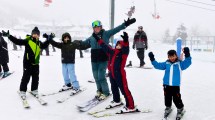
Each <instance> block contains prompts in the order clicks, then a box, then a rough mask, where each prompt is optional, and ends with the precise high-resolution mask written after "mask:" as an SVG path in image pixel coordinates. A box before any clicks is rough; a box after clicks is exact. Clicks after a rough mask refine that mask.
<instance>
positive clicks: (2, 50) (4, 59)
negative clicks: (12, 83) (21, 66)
mask: <svg viewBox="0 0 215 120" xmlns="http://www.w3.org/2000/svg"><path fill="white" fill-rule="evenodd" d="M7 63H9V55H8V49H7V42H6V41H5V40H4V38H3V37H2V33H1V32H0V78H1V77H2V78H5V77H7V76H9V75H11V74H12V73H11V72H9V67H8V64H7ZM2 69H3V70H2Z"/></svg>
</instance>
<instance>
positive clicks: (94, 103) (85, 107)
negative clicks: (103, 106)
mask: <svg viewBox="0 0 215 120" xmlns="http://www.w3.org/2000/svg"><path fill="white" fill-rule="evenodd" d="M111 96H112V94H110V95H109V96H107V97H106V98H105V99H104V100H99V99H98V98H96V97H94V98H93V99H91V100H88V101H86V102H84V103H82V104H79V105H76V106H77V107H78V109H79V111H80V112H86V111H88V110H90V109H91V108H93V107H95V106H97V105H98V104H100V103H102V102H104V101H106V100H107V99H108V98H110V97H111Z"/></svg>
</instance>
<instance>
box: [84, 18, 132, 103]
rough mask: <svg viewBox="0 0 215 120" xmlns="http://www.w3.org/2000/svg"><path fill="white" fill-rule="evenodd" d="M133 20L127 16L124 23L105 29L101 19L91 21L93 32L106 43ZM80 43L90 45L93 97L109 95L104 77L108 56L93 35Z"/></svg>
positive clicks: (99, 97)
mask: <svg viewBox="0 0 215 120" xmlns="http://www.w3.org/2000/svg"><path fill="white" fill-rule="evenodd" d="M135 22H136V19H135V18H133V19H129V18H128V20H126V21H124V23H122V24H121V25H119V26H118V27H116V28H113V29H111V30H107V31H106V30H104V29H103V27H102V23H101V21H99V20H96V21H94V22H93V23H92V27H93V33H95V34H96V35H98V36H101V37H102V39H103V40H104V42H105V43H106V44H108V43H109V39H110V37H111V36H113V35H115V34H116V33H118V32H119V31H120V30H123V29H125V28H126V27H128V26H129V25H131V24H133V23H135ZM80 44H81V45H90V46H91V64H92V71H93V77H94V79H95V82H96V86H97V94H96V96H95V97H96V98H98V99H100V100H103V99H105V98H106V97H107V96H109V95H110V91H109V87H108V83H107V80H106V78H105V73H106V69H107V61H108V56H107V55H106V54H105V52H104V51H103V50H102V49H101V47H100V46H99V44H98V43H97V41H96V40H95V38H94V37H93V36H90V37H89V38H87V39H86V40H85V41H82V42H80Z"/></svg>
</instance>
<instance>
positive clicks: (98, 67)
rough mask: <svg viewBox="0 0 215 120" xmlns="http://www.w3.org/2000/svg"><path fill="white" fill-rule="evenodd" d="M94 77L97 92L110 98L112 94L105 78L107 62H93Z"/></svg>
mask: <svg viewBox="0 0 215 120" xmlns="http://www.w3.org/2000/svg"><path fill="white" fill-rule="evenodd" d="M91 64H92V71H93V77H94V79H95V82H96V86H97V91H99V92H101V93H102V94H104V95H106V96H108V95H109V94H110V91H109V87H108V83H107V79H106V77H105V73H106V69H107V61H105V62H91Z"/></svg>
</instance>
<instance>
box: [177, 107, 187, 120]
mask: <svg viewBox="0 0 215 120" xmlns="http://www.w3.org/2000/svg"><path fill="white" fill-rule="evenodd" d="M184 113H185V110H184V108H181V109H177V115H176V120H181V118H182V117H183V115H184Z"/></svg>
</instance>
